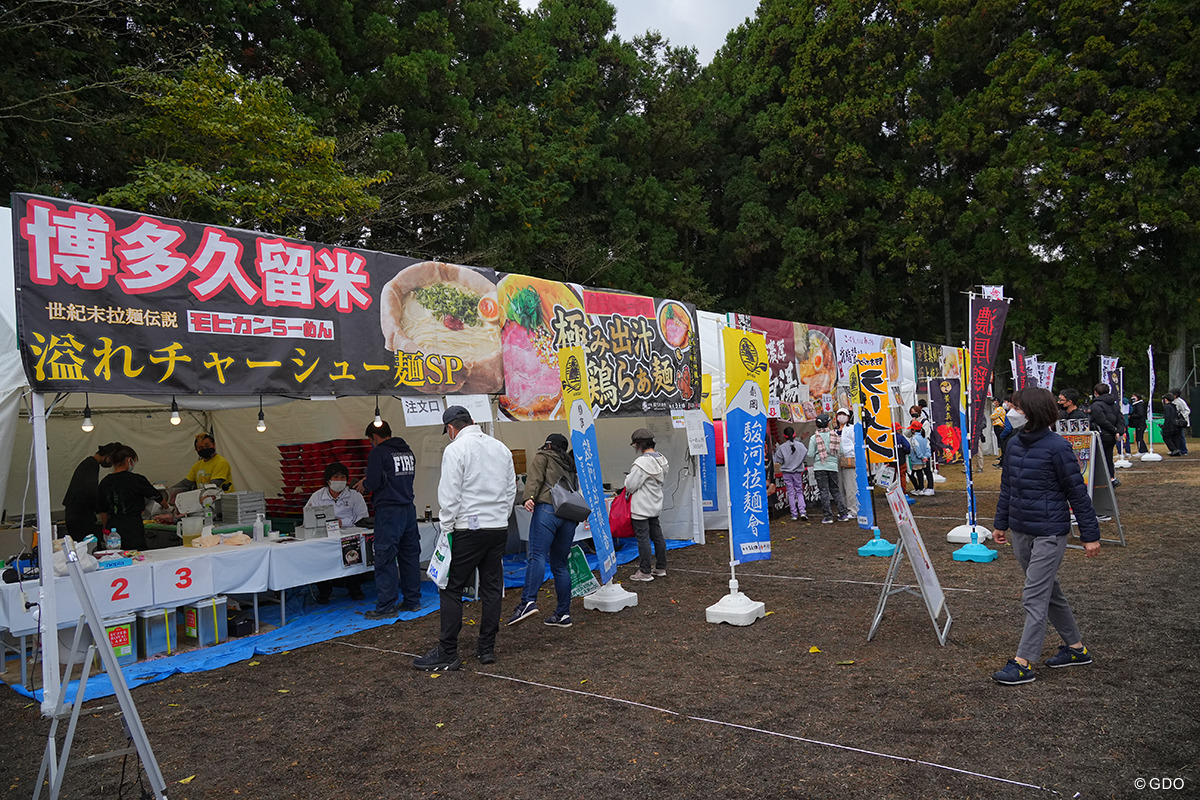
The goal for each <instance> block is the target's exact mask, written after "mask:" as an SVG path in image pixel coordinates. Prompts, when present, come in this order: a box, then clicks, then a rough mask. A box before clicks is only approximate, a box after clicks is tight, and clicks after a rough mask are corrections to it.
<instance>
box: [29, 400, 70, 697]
mask: <svg viewBox="0 0 1200 800" xmlns="http://www.w3.org/2000/svg"><path fill="white" fill-rule="evenodd" d="M29 421H30V422H31V423H32V424H33V473H34V482H35V484H36V492H37V535H38V536H37V540H38V544H37V549H38V572H39V574H40V577H39V581H40V584H41V592H40V594H39V597H38V634H39V635H40V636H41V640H42V716H46V717H49V716H51V715H53V714H54V711H55V709H56V708H57V707H58V700H59V695H60V694H61V692H62V686H61V685H60V684H59V678H58V670H59V663H58V595H57V591H56V589H57V586H56V585H55V582H54V527H53V526H52V525H51V524H50V470H49V467H48V466H47V464H46V453H47V451H48V448H47V445H46V397H45V395H44V394H43V393H42V392H32V393H30V397H29ZM22 597H23V598H24V597H25V593H24V592H22ZM25 602H26V603H28V602H29V600H28V599H27V598H26V599H25ZM21 657H22V658H24V657H25V654H24V653H22V654H21Z"/></svg>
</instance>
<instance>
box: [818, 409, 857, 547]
mask: <svg viewBox="0 0 1200 800" xmlns="http://www.w3.org/2000/svg"><path fill="white" fill-rule="evenodd" d="M814 422H815V423H816V425H817V431H816V433H814V434H813V435H812V436H811V437H809V440H808V460H809V463H811V464H812V467H813V475H814V476H816V479H817V488H818V489H820V490H821V509H822V511H824V512H825V516H824V517H823V518H822V519H821V522H822V523H823V524H825V525H831V524H832V523H833V512H834V511H837V520H838V522H845V521H846V520H848V519H850V510H849V509H848V508H846V502H845V501H844V500H843V499H842V492H841V490H840V488H839V487H838V454H839V453H840V452H841V445H840V443H839V442H838V439H837V436H836V435H835V434H833V433H830V431H829V415H828V414H824V413H822V414H818V415H817V418H816V420H814Z"/></svg>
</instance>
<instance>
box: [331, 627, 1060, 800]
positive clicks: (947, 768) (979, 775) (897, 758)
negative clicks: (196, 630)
mask: <svg viewBox="0 0 1200 800" xmlns="http://www.w3.org/2000/svg"><path fill="white" fill-rule="evenodd" d="M330 644H340V645H345V646H346V647H357V648H359V649H361V650H375V651H376V652H380V653H391V654H393V655H401V656H412V655H413V654H412V653H405V652H403V651H401V650H387V649H384V648H382V647H370V646H367V645H361V644H351V643H350V642H343V641H340V640H336V639H335V640H331V641H330ZM472 672H473V673H474V674H476V675H480V676H482V677H485V678H496V679H498V680H502V681H510V682H512V683H521V684H524V685H526V686H534V687H537V688H539V689H549V690H551V691H555V692H564V693H566V694H574V695H579V696H581V697H590V698H592V699H593V700H605V701H607V702H610V703H620V704H621V705H627V706H634V707H636V708H644V709H646V710H647V711H657V712H659V713H662V714H670V715H671V716H674V717H681V718H683V719H687V720H691V721H693V722H705V723H708V724H710V725H720V726H722V727H725V728H734V729H737V730H743V731H750V732H751V733H760V734H763V735H764V736H775V737H778V738H780V739H789V740H791V741H794V742H803V743H805V744H815V745H817V746H819V747H829V748H833V749H834V750H845V751H847V752H850V753H860V754H862V755H866V756H874V757H876V758H886V759H889V760H891V761H903V762H907V763H909V764H916V765H918V766H922V767H933V768H934V769H940V770H945V771H947V772H955V773H958V774H959V775H970V776H971V777H973V778H983V779H984V780H989V781H994V782H996V783H1006V784H1008V785H1010V786H1020V787H1022V788H1024V789H1037V790H1039V791H1043V792H1049V793H1050V794H1058V792H1057V791H1055V790H1054V789H1051V788H1049V787H1046V786H1039V785H1037V784H1036V783H1025V782H1023V781H1015V780H1012V779H1011V778H1001V777H999V776H997V775H988V774H987V773H986V772H975V771H974V770H969V769H961V768H959V767H951V766H948V765H946V764H938V763H937V762H935V761H925V760H924V759H920V758H911V757H909V756H901V755H896V754H895V753H883V752H880V751H878V750H867V749H865V748H862V747H853V746H851V745H847V744H838V743H837V742H826V741H823V740H821V739H810V738H808V737H806V736H795V735H793V734H790V733H780V732H779V731H772V730H768V729H766V728H755V727H752V726H750V725H740V724H738V723H736V722H726V721H724V720H719V719H710V718H709V717H697V716H695V715H693V714H686V713H684V712H682V711H672V710H671V709H669V708H662V707H660V706H652V705H649V704H647V703H639V702H637V701H636V700H626V699H624V698H621V697H610V696H608V695H603V694H597V693H596V692H585V691H583V690H581V689H571V688H568V687H565V686H555V685H553V684H549V683H538V682H537V681H527V680H525V679H523V678H514V677H512V676H510V675H497V674H496V673H494V672H480V671H479V670H472Z"/></svg>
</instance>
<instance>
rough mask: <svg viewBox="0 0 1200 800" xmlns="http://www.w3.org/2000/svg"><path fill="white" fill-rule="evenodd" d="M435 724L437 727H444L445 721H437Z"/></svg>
mask: <svg viewBox="0 0 1200 800" xmlns="http://www.w3.org/2000/svg"><path fill="white" fill-rule="evenodd" d="M437 726H438V727H439V728H444V727H446V723H444V722H439V723H438V724H437Z"/></svg>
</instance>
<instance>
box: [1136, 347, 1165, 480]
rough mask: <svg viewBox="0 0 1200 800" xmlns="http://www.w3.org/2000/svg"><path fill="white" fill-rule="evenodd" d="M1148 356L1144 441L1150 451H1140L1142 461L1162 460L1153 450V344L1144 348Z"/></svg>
mask: <svg viewBox="0 0 1200 800" xmlns="http://www.w3.org/2000/svg"><path fill="white" fill-rule="evenodd" d="M1146 355H1147V356H1149V358H1150V391H1149V392H1148V393H1147V394H1146V441H1147V442H1148V443H1149V446H1150V452H1149V453H1142V459H1141V460H1142V461H1162V458H1163V457H1162V456H1161V455H1159V454H1158V453H1156V452H1154V345H1150V346H1149V347H1147V348H1146Z"/></svg>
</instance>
